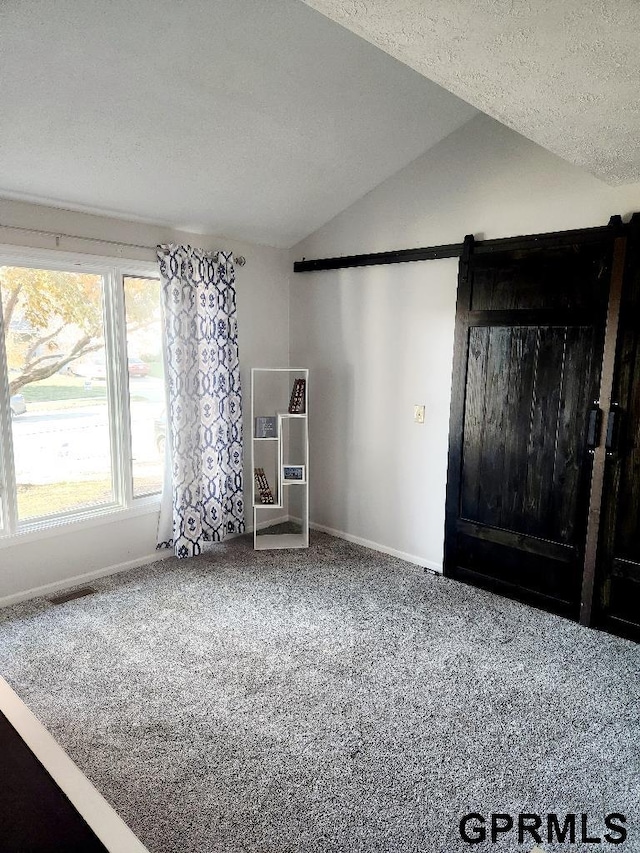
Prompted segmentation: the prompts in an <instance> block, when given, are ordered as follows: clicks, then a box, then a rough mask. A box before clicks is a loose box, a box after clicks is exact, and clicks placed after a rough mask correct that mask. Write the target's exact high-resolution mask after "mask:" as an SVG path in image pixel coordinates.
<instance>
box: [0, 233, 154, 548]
mask: <svg viewBox="0 0 640 853" xmlns="http://www.w3.org/2000/svg"><path fill="white" fill-rule="evenodd" d="M0 266H15V267H30V268H33V269H45V270H59V271H62V272H82V273H85V274H92V275H99V276H101V277H102V281H103V285H102V308H103V321H104V343H105V355H106V379H107V381H106V386H107V407H108V418H109V442H110V451H111V478H112V489H113V499H112V500H111V501H110V502H109V503H104V504H100V505H99V506H92V507H85V508H80V509H72V510H66V511H64V512H59V513H53V514H51V515H47V516H39V517H38V518H36V519H28V520H26V521H19V519H18V511H17V488H16V479H15V465H14V456H13V432H12V426H11V410H10V395H9V373H8V370H7V359H6V339H5V329H4V320H3V312H2V309H1V301H0V547H2V546H3V545H11V544H15V542H16V539H18V538H19V537H20V538H25V537H26V538H28V539H31V538H39V536H38V535H37V534H39V533H47V532H51V531H52V530H55V529H56V528H59V527H61V526H63V527H65V528H67V527H68V526H69V525H75V526H76V527H78V528H79V527H86V526H91V524H92V523H93V524H95V523H98V522H100V523H101V522H102V520H103V519H104V520H105V521H106V520H109V518H110V517H112V518H113V520H114V521H115V520H116V518H121V517H129V516H135V515H139V514H142V513H144V512H152V511H157V510H158V509H159V507H160V501H161V495H160V494H158V493H156V494H151V495H141V496H140V497H134V494H133V491H134V487H133V458H132V444H131V408H130V399H131V398H130V388H129V370H128V352H127V326H126V305H125V291H124V280H125V278H126V277H127V276H131V277H134V278H153V279H157V280H159V279H160V275H159V271H158V266H157V264H156V263H154V262H152V261H141V260H131V259H127V258H114V257H109V256H102V255H90V254H85V253H80V252H67V251H64V252H63V251H58V250H55V249H29V248H25V247H22V246H10V245H0ZM163 335H164V329H163Z"/></svg>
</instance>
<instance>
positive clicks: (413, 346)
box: [290, 115, 640, 568]
mask: <svg viewBox="0 0 640 853" xmlns="http://www.w3.org/2000/svg"><path fill="white" fill-rule="evenodd" d="M634 210H640V185H638V184H636V185H634V186H627V187H617V188H615V187H610V186H607V185H605V184H603V183H601V182H600V181H599V180H597V179H596V178H594V177H592V176H590V175H588V174H586V173H584V172H582V171H581V170H579V169H578V168H576V167H574V166H571V165H569V164H567V163H565V162H564V161H562V160H560V159H559V158H558V157H555V156H554V155H552V154H549V153H548V152H546V151H545V150H544V149H542V148H540V147H538V146H536V145H534V144H533V143H531V142H529V141H527V140H526V139H524V138H523V137H521V136H519V135H518V134H516V133H514V132H512V131H510V130H508V129H506V128H505V127H503V126H502V125H500V124H498V123H497V122H495V121H493V120H491V119H489V118H487V117H486V116H482V115H481V116H478V117H477V118H475V119H473V120H472V121H471V122H469V123H468V124H467V125H465V126H464V127H462V128H461V129H460V130H458V131H456V132H455V133H453V134H452V135H451V136H449V137H448V138H447V139H445V140H444V141H443V142H441V143H439V144H438V145H437V146H436V147H434V148H433V149H431V150H430V151H429V152H427V153H426V154H425V155H423V156H422V157H420V158H419V159H418V160H416V161H414V162H413V163H412V164H410V165H409V166H407V167H406V168H405V169H403V170H402V171H400V172H399V173H397V174H396V175H394V176H393V177H391V178H389V179H388V180H387V181H385V182H384V183H383V184H381V185H380V186H379V187H377V188H376V189H374V190H373V191H372V192H370V193H368V194H367V195H366V196H365V197H364V198H363V199H361V200H360V201H358V202H357V203H356V204H354V205H352V206H351V207H350V208H348V209H347V210H346V211H344V212H343V213H341V214H340V215H339V216H337V217H336V218H335V219H333V220H332V221H331V222H329V223H328V224H327V225H325V226H324V227H323V228H321V229H320V230H319V231H317V232H316V233H315V234H313V235H312V236H310V237H308V238H307V239H306V240H304V241H303V242H302V243H300V244H298V245H297V246H296V247H294V249H293V250H292V252H291V260H292V261H294V260H299V259H301V258H303V257H307V258H317V257H330V256H334V255H350V254H360V253H365V252H380V251H388V250H391V249H402V248H411V247H415V246H429V245H437V244H441V243H456V242H460V241H462V239H463V237H464V235H465V234H469V233H473V234H475V236H476V237H477V238H478V239H482V238H492V237H506V236H512V235H516V234H527V233H536V232H543V231H556V230H563V229H569V228H580V227H588V226H592V225H603V224H606V222H607V221H608V219H609V216H610V215H612V214H616V213H619V214H623V215H625V214H629V213H631V212H632V211H634ZM456 277H457V261H451V260H447V261H426V262H421V263H413V264H398V265H393V266H386V267H368V268H367V267H363V268H359V269H353V270H339V271H335V272H323V273H313V274H298V275H294V276H292V278H291V309H290V310H291V359H292V363H294V362H295V363H297V364H300V365H303V366H308V367H309V368H310V369H311V375H310V389H311V395H312V396H311V418H310V430H311V436H310V442H311V445H310V446H311V459H310V482H311V518H312V521H313V522H315V523H316V524H318V525H320V526H323V527H325V528H329V529H332V530H335V531H340V532H342V533H345V534H347V535H348V536H349V537H352V538H355V539H361V540H366V541H368V542H372V543H376V544H377V545H378V546H380V547H381V548H382V549H383V550H390V551H396V552H399V553H402V554H405V555H408V556H409V557H410V558H412V559H413V560H415V562H418V563H420V564H423V565H426V566H429V567H431V568H439V567H441V564H442V544H443V527H444V501H445V485H446V464H447V437H448V421H449V400H450V387H451V359H452V344H453V326H454V313H455V297H456V284H457V282H456ZM419 403H424V404H426V407H427V414H426V423H425V425H424V426H419V425H417V424H415V423H414V422H413V405H414V404H419Z"/></svg>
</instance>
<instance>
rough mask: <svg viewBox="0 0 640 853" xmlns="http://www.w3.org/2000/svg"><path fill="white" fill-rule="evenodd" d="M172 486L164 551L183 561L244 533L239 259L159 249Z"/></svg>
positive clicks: (161, 533)
mask: <svg viewBox="0 0 640 853" xmlns="http://www.w3.org/2000/svg"><path fill="white" fill-rule="evenodd" d="M158 261H159V263H160V275H161V277H162V290H163V303H164V317H165V329H166V358H165V360H166V368H167V371H166V375H167V438H168V440H167V442H166V446H167V453H168V454H170V458H169V463H168V467H169V470H170V472H171V476H170V478H165V480H169V481H170V482H169V483H167V482H165V494H164V495H163V506H162V510H161V513H160V525H159V530H158V540H159V544H158V547H159V548H161V547H170V546H171V545H173V548H174V551H175V554H176V556H177V557H191V556H194V555H196V554H200V553H201V552H202V550H203V546H204V543H206V542H221V541H222V540H223V539H225V537H226V536H228V535H229V534H231V533H242V532H244V529H245V524H244V498H243V491H242V394H241V389H240V367H239V361H238V326H237V319H236V291H235V272H234V266H233V256H232V255H231V253H230V252H229V253H226V252H215V253H208V252H204V251H201V250H199V249H192V248H191V247H190V246H175V245H167V246H158Z"/></svg>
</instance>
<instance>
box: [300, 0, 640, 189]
mask: <svg viewBox="0 0 640 853" xmlns="http://www.w3.org/2000/svg"><path fill="white" fill-rule="evenodd" d="M303 2H305V3H307V5H309V6H312V7H313V8H314V9H317V10H319V11H321V12H322V13H323V14H325V15H326V16H327V17H329V18H330V19H331V20H333V21H336V22H337V23H340V24H342V25H343V26H345V27H347V28H348V29H349V30H350V31H352V32H354V33H357V34H358V35H360V36H362V37H363V38H365V39H367V40H368V41H370V42H371V43H372V44H375V45H377V46H378V47H380V48H381V49H382V50H384V51H386V52H387V53H388V54H389V55H391V56H394V57H395V58H396V59H399V60H401V61H402V62H405V63H406V64H407V65H409V66H410V67H411V68H414V69H416V70H417V71H419V72H420V73H421V74H424V75H425V77H427V78H429V79H430V80H434V81H436V82H437V83H439V84H440V85H441V86H444V87H445V88H446V89H447V90H449V91H450V92H454V93H455V94H456V95H458V96H459V97H461V98H464V100H466V101H468V102H469V103H470V104H473V105H474V106H475V107H477V109H479V110H482V112H485V113H488V114H489V115H490V116H493V117H494V118H496V119H498V120H499V121H501V122H502V123H503V124H505V125H507V126H509V127H511V128H513V129H514V130H517V131H518V132H519V133H521V134H522V135H523V136H526V137H528V138H529V139H532V140H533V141H534V142H537V143H539V144H540V145H542V146H544V147H545V148H547V149H548V150H549V151H552V152H554V153H555V154H558V155H559V156H560V157H563V158H564V159H566V160H568V161H570V162H572V163H575V164H577V165H579V166H581V167H583V168H585V169H586V170H588V171H590V172H592V173H593V174H595V175H598V176H599V177H601V178H602V179H604V180H605V181H608V182H609V183H612V184H617V183H631V182H635V181H640V144H639V143H638V140H639V139H640V4H639V3H638V2H637V0H617V2H606V1H605V0H453V1H452V0H429V2H424V0H303Z"/></svg>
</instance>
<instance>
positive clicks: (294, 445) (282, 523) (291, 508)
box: [251, 367, 309, 551]
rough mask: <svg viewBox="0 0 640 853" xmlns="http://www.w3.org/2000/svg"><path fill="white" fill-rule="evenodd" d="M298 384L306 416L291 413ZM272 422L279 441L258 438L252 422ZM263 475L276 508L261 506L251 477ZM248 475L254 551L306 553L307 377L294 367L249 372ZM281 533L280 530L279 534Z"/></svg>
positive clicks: (272, 438) (305, 371) (261, 368)
mask: <svg viewBox="0 0 640 853" xmlns="http://www.w3.org/2000/svg"><path fill="white" fill-rule="evenodd" d="M296 379H304V381H305V396H304V414H292V413H290V412H289V401H290V399H291V392H292V389H293V385H294V382H295V380H296ZM259 417H272V418H275V419H276V424H277V435H276V436H269V437H266V438H258V437H256V418H259ZM285 467H296V468H298V469H300V468H301V469H302V471H301V472H300V473H301V475H302V476H301V478H300V479H299V480H285V479H284V476H283V469H284V468H285ZM256 468H262V469H264V473H265V476H266V478H267V481H268V483H269V487H270V489H271V493H272V494H273V498H274V503H272V504H265V503H262V502H261V501H260V495H259V493H258V490H257V488H256V482H255V476H254V472H255V470H256ZM251 474H252V477H253V478H254V479H253V547H254V548H255V549H256V550H257V551H265V550H271V549H274V548H308V547H309V371H308V370H307V369H306V368H296V367H273V368H272V367H254V368H252V369H251ZM283 527H284V529H282V528H283Z"/></svg>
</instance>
